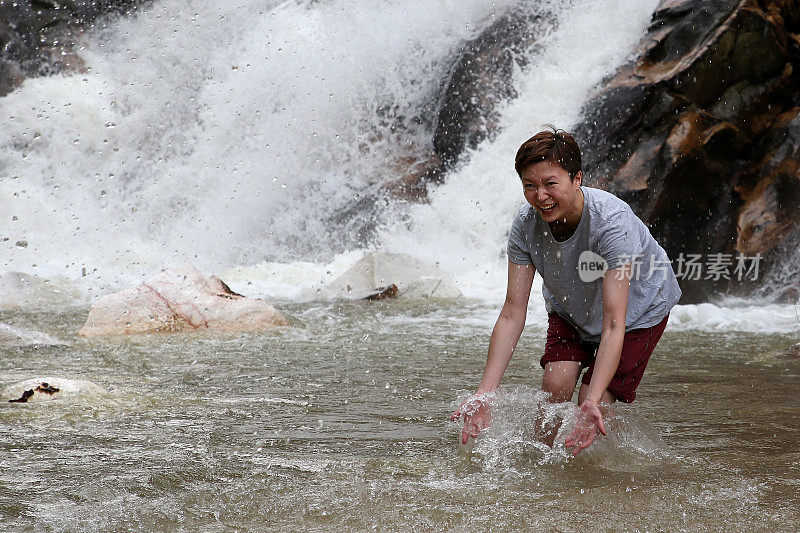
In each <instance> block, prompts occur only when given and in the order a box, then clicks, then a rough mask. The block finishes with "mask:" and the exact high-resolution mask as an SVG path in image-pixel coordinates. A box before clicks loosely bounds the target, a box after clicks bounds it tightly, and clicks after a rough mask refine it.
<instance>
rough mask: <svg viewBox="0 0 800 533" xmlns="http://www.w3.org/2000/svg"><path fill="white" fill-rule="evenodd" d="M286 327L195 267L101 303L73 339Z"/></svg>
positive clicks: (263, 306)
mask: <svg viewBox="0 0 800 533" xmlns="http://www.w3.org/2000/svg"><path fill="white" fill-rule="evenodd" d="M286 325H287V322H286V319H285V318H284V317H283V316H282V315H281V314H280V313H278V312H277V311H276V310H275V308H274V307H272V306H271V305H270V304H268V303H267V302H265V301H263V300H257V299H253V298H246V297H244V296H242V295H240V294H236V293H235V292H233V291H231V290H230V288H228V286H227V285H225V283H223V282H222V280H220V279H219V278H217V277H215V276H206V275H204V274H203V273H202V272H200V271H199V270H198V269H196V268H194V267H178V268H170V269H168V270H165V271H164V272H162V273H161V274H159V275H157V276H155V277H153V278H150V279H148V280H147V281H145V282H144V283H142V284H141V285H139V286H138V287H136V288H135V289H128V290H125V291H122V292H118V293H115V294H110V295H108V296H104V297H103V298H100V299H99V300H98V301H97V302H95V304H94V305H92V308H91V310H90V311H89V316H88V317H87V319H86V323H85V324H84V326H83V328H81V330H80V331H79V332H78V334H79V335H81V336H83V337H95V336H98V335H121V334H131V333H151V332H152V333H154V332H162V333H169V332H178V331H194V330H212V331H224V332H243V331H262V330H268V329H272V328H276V327H280V326H286Z"/></svg>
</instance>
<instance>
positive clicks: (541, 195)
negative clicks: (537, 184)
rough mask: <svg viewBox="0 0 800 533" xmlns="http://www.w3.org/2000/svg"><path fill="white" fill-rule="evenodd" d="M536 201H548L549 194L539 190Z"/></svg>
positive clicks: (541, 189)
mask: <svg viewBox="0 0 800 533" xmlns="http://www.w3.org/2000/svg"><path fill="white" fill-rule="evenodd" d="M536 199H537V200H538V201H540V202H544V201H545V200H547V193H546V192H545V190H544V189H543V188H539V190H537V191H536Z"/></svg>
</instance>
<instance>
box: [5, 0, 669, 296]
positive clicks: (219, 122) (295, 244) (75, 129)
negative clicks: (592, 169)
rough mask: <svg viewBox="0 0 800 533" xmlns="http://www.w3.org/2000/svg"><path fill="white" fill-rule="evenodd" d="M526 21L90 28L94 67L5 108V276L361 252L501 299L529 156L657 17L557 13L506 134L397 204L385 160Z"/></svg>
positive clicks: (46, 81)
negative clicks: (523, 157)
mask: <svg viewBox="0 0 800 533" xmlns="http://www.w3.org/2000/svg"><path fill="white" fill-rule="evenodd" d="M514 4H515V2H514V1H512V0H505V1H499V0H498V1H494V2H486V1H481V0H461V1H454V0H443V1H441V2H435V3H431V2H423V1H422V0H403V1H388V0H387V1H382V2H374V1H372V0H324V1H314V0H304V1H295V0H292V1H281V2H277V1H273V2H268V3H265V2H256V1H252V0H248V1H239V2H233V3H219V2H214V1H211V0H201V1H196V2H191V3H186V2H179V1H177V0H157V1H155V2H153V3H151V4H148V5H147V6H145V7H143V8H142V9H141V10H140V11H139V12H138V13H137V14H136V15H134V16H131V17H128V18H123V19H118V20H114V21H110V22H108V23H107V24H105V25H104V26H102V27H97V28H95V29H93V30H92V31H90V32H88V33H87V35H86V36H85V38H84V40H83V43H82V45H81V47H80V50H79V51H78V53H79V56H80V57H81V59H82V60H83V62H84V68H83V69H82V70H81V71H79V72H74V73H71V74H67V75H56V76H51V77H41V78H34V79H28V80H26V81H25V83H24V84H23V85H22V87H20V88H19V89H17V90H16V91H15V92H13V93H12V94H10V95H8V96H6V97H4V98H3V99H2V106H0V120H1V121H2V123H3V124H4V128H3V129H2V131H0V145H2V146H3V148H4V149H3V152H2V156H0V177H1V179H0V220H2V221H3V225H2V235H0V237H2V240H1V241H0V247H2V253H3V257H4V258H5V261H4V263H3V265H2V266H0V269H1V270H7V271H8V270H19V271H25V272H29V273H33V274H39V275H42V276H46V277H57V276H61V277H66V278H69V279H76V278H80V277H81V276H85V277H86V278H88V279H89V280H90V281H91V283H95V284H101V285H103V286H108V287H117V286H120V285H124V284H129V283H130V282H131V281H132V280H133V279H139V278H141V277H142V276H145V275H150V274H152V273H153V272H154V271H157V270H158V269H160V268H163V267H165V266H169V265H173V264H179V263H192V264H195V265H197V266H198V267H200V268H203V269H207V270H211V271H219V270H221V269H225V268H230V267H233V266H237V265H253V264H258V263H264V262H267V263H269V264H283V265H291V264H294V265H297V264H312V265H325V264H327V263H329V262H330V261H334V260H335V259H336V257H340V256H341V254H342V253H345V254H347V253H353V252H356V251H358V250H360V249H362V248H364V247H367V246H369V247H374V248H381V249H385V250H389V251H397V252H405V253H410V254H412V255H415V256H418V257H421V258H423V259H426V260H430V261H431V262H439V263H440V264H442V266H443V267H444V268H446V269H447V270H449V271H451V272H452V273H453V274H454V275H455V276H456V277H457V279H458V281H459V282H460V283H463V284H466V286H467V288H468V289H469V287H473V289H474V290H473V293H474V294H476V295H479V294H480V293H481V292H482V290H483V289H482V287H483V286H484V284H486V283H488V284H489V285H490V286H491V287H495V286H496V285H497V281H496V279H494V278H493V281H491V282H487V281H486V280H487V279H488V278H487V273H488V272H491V273H496V272H497V271H498V269H500V268H502V265H503V261H504V259H503V247H504V239H505V237H504V236H505V232H506V231H507V228H508V225H509V223H510V220H511V217H512V216H513V212H514V210H515V208H516V206H517V205H518V204H519V202H520V201H521V198H522V197H521V194H519V190H518V184H517V178H516V176H515V175H514V172H513V165H512V160H513V154H514V152H515V151H516V148H517V146H518V145H519V144H520V143H521V142H522V141H523V140H525V139H527V138H528V137H529V136H530V135H532V134H533V133H535V132H536V131H538V129H539V127H540V126H541V124H543V123H545V122H552V123H555V124H558V125H559V126H560V127H566V128H568V127H570V126H571V125H572V124H574V123H575V122H576V121H577V120H578V118H579V111H580V107H581V104H582V103H583V102H584V101H585V100H586V98H587V97H588V96H589V95H590V92H591V89H592V87H593V86H594V85H595V84H596V83H597V82H599V81H600V80H601V79H602V78H603V77H604V76H607V75H609V74H610V73H612V72H613V71H614V69H615V68H616V67H617V66H618V65H619V64H620V63H621V62H622V61H623V60H624V59H625V58H626V56H627V55H629V54H630V53H631V51H632V49H633V47H634V45H635V43H636V42H637V41H638V40H639V38H640V37H641V35H642V34H643V32H644V30H645V28H646V26H647V24H648V22H649V18H650V14H651V13H652V10H653V9H654V8H655V6H656V4H657V0H647V1H642V2H635V3H631V2H630V1H625V0H594V1H581V0H575V1H572V2H562V1H553V2H550V6H549V8H550V9H551V10H552V11H553V12H554V14H555V16H556V19H557V23H556V24H555V25H554V26H553V27H552V28H548V31H547V39H546V43H544V46H543V48H542V49H541V50H540V52H539V53H538V55H537V57H534V58H531V60H530V63H529V66H528V68H526V69H525V70H524V71H518V72H517V73H516V75H515V77H514V79H513V80H509V83H513V84H515V87H516V89H517V92H518V94H519V95H520V97H519V98H518V99H516V100H514V101H511V102H508V103H507V104H506V105H505V106H504V108H503V109H502V110H501V114H502V124H501V130H500V131H499V133H498V134H497V135H496V136H494V137H492V138H491V139H490V140H487V141H484V142H483V143H482V144H481V145H480V146H479V147H478V148H477V149H475V150H474V151H472V153H471V154H469V158H468V160H467V161H466V163H463V164H461V165H460V166H459V167H458V168H457V169H455V170H454V171H452V172H450V173H449V174H448V175H447V176H445V180H444V183H443V184H442V185H441V186H438V187H436V188H434V189H432V190H431V192H430V202H429V203H416V204H414V203H407V202H405V201H400V200H394V199H392V198H391V197H390V196H387V195H386V194H385V193H384V192H383V189H382V186H383V185H385V183H386V181H387V180H390V179H392V168H391V165H390V164H387V161H391V160H392V159H393V158H394V157H397V156H398V154H402V153H403V150H406V149H408V147H409V146H411V147H413V146H427V145H429V144H430V141H431V136H432V123H431V120H432V118H431V117H432V114H434V113H435V109H432V107H431V106H432V105H433V102H435V100H436V95H437V93H438V91H439V90H440V86H441V83H442V80H443V78H444V77H445V76H446V74H447V71H448V69H449V67H450V65H451V64H452V61H453V59H454V57H455V56H456V54H457V51H458V47H459V45H460V44H462V43H464V42H465V41H466V40H469V39H471V38H474V37H475V36H476V35H478V34H479V33H480V31H481V30H482V29H484V28H486V27H487V26H488V25H489V24H491V22H492V21H493V20H495V19H496V17H498V16H500V15H502V14H503V13H504V12H506V10H507V9H509V8H510V7H512V6H513V5H514ZM620 12H625V17H620V16H619V13H620ZM337 254H338V255H337ZM287 268H288V266H287ZM320 268H323V269H324V268H325V267H324V266H321V267H320ZM494 277H495V278H496V276H494ZM500 278H501V281H502V279H503V276H502V275H501V276H500ZM87 283H88V282H87ZM467 292H468V293H469V290H468V291H467Z"/></svg>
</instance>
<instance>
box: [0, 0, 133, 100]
mask: <svg viewBox="0 0 800 533" xmlns="http://www.w3.org/2000/svg"><path fill="white" fill-rule="evenodd" d="M141 3H144V0H60V1H59V0H0V96H3V95H5V94H8V93H9V92H10V91H12V90H14V88H16V87H17V86H18V85H19V84H20V83H22V81H23V80H24V79H25V78H26V77H29V76H38V75H46V74H52V73H55V72H61V71H64V70H75V69H79V68H81V62H80V59H79V58H78V57H77V56H76V55H75V54H74V53H72V48H73V46H74V45H75V43H76V40H77V38H78V37H79V35H80V33H81V31H82V28H83V27H84V26H85V25H87V24H91V23H92V22H93V21H95V20H96V19H97V18H98V17H101V16H102V15H107V14H110V13H118V12H125V11H128V10H130V9H132V8H133V7H135V6H136V5H137V4H141Z"/></svg>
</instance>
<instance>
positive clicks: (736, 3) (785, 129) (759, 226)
mask: <svg viewBox="0 0 800 533" xmlns="http://www.w3.org/2000/svg"><path fill="white" fill-rule="evenodd" d="M798 33H800V3H798V2H796V0H664V1H663V2H662V3H661V5H660V6H659V8H658V9H657V11H656V12H655V14H654V16H653V20H652V24H651V27H650V29H649V31H648V33H647V35H646V36H645V38H644V39H643V40H642V41H641V43H640V45H639V55H638V59H636V60H635V61H633V62H631V63H630V64H628V65H625V66H624V67H623V68H622V69H620V71H619V72H618V73H617V74H616V75H615V76H614V77H613V78H612V79H610V80H607V81H606V82H605V83H604V84H603V85H602V86H601V87H600V88H599V90H598V93H597V95H596V96H595V97H594V98H593V99H592V100H591V101H590V102H588V104H587V105H586V107H585V110H584V115H583V116H584V120H583V122H582V123H581V124H580V125H579V126H578V128H577V131H576V136H577V138H578V140H579V142H581V144H582V146H583V147H584V150H585V154H584V166H585V168H586V170H587V173H588V175H589V176H591V178H592V180H593V181H592V182H591V183H590V185H596V186H598V187H601V188H603V189H607V190H609V191H611V192H613V193H615V194H617V195H618V196H620V197H622V198H623V199H625V200H626V201H628V202H629V203H630V204H631V206H632V207H633V208H634V210H635V211H636V212H637V214H638V215H639V216H640V217H641V218H642V219H643V220H644V221H645V222H646V223H647V224H648V225H649V226H650V228H651V231H652V233H653V234H654V235H655V236H656V238H657V239H658V240H659V242H660V243H661V244H662V246H664V248H665V249H666V250H667V253H668V254H669V256H670V257H671V258H672V259H673V261H674V260H676V259H678V258H679V257H684V258H685V257H688V255H689V254H702V256H703V258H704V259H706V258H708V257H712V254H722V255H721V256H713V257H715V258H721V259H725V260H727V259H728V258H730V260H731V261H732V263H733V264H732V265H730V267H731V268H730V272H731V275H730V277H731V279H730V280H726V279H724V277H721V278H720V279H718V280H714V279H713V277H712V279H706V275H707V274H705V273H703V274H701V279H699V280H695V279H682V280H681V285H682V287H683V289H684V293H685V294H686V299H685V301H696V300H699V299H703V298H706V297H708V296H709V295H711V294H715V293H717V292H719V291H732V292H736V293H742V294H744V293H747V292H748V291H750V290H753V289H756V288H758V287H760V288H761V289H762V290H766V288H765V287H764V283H765V280H767V279H768V278H769V277H772V278H777V277H780V276H781V275H783V277H784V279H783V280H781V283H780V285H781V286H779V287H772V289H773V290H774V291H777V294H773V296H777V297H779V298H784V299H796V298H797V296H798V290H800V279H798V278H797V277H796V276H795V279H791V277H792V276H789V277H788V278H787V277H786V275H785V274H786V270H785V269H786V266H787V265H786V264H785V261H788V260H790V256H791V252H792V251H793V248H794V246H795V244H794V243H796V242H797V241H798V239H800V173H799V172H798V171H799V170H800V152H799V151H798V149H799V148H800V83H798V82H800V35H798ZM738 254H744V255H747V256H755V255H756V254H761V256H762V257H763V260H762V261H761V263H760V265H759V268H760V269H761V272H760V274H759V278H760V279H756V280H755V281H751V282H750V283H745V280H744V279H743V280H741V281H740V280H739V279H738V276H734V275H733V267H734V266H735V264H736V257H737V256H738ZM706 264H707V263H706ZM749 266H750V265H748V267H749ZM693 277H695V276H690V278H693ZM752 277H753V276H752V275H750V276H746V279H751V278H752Z"/></svg>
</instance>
